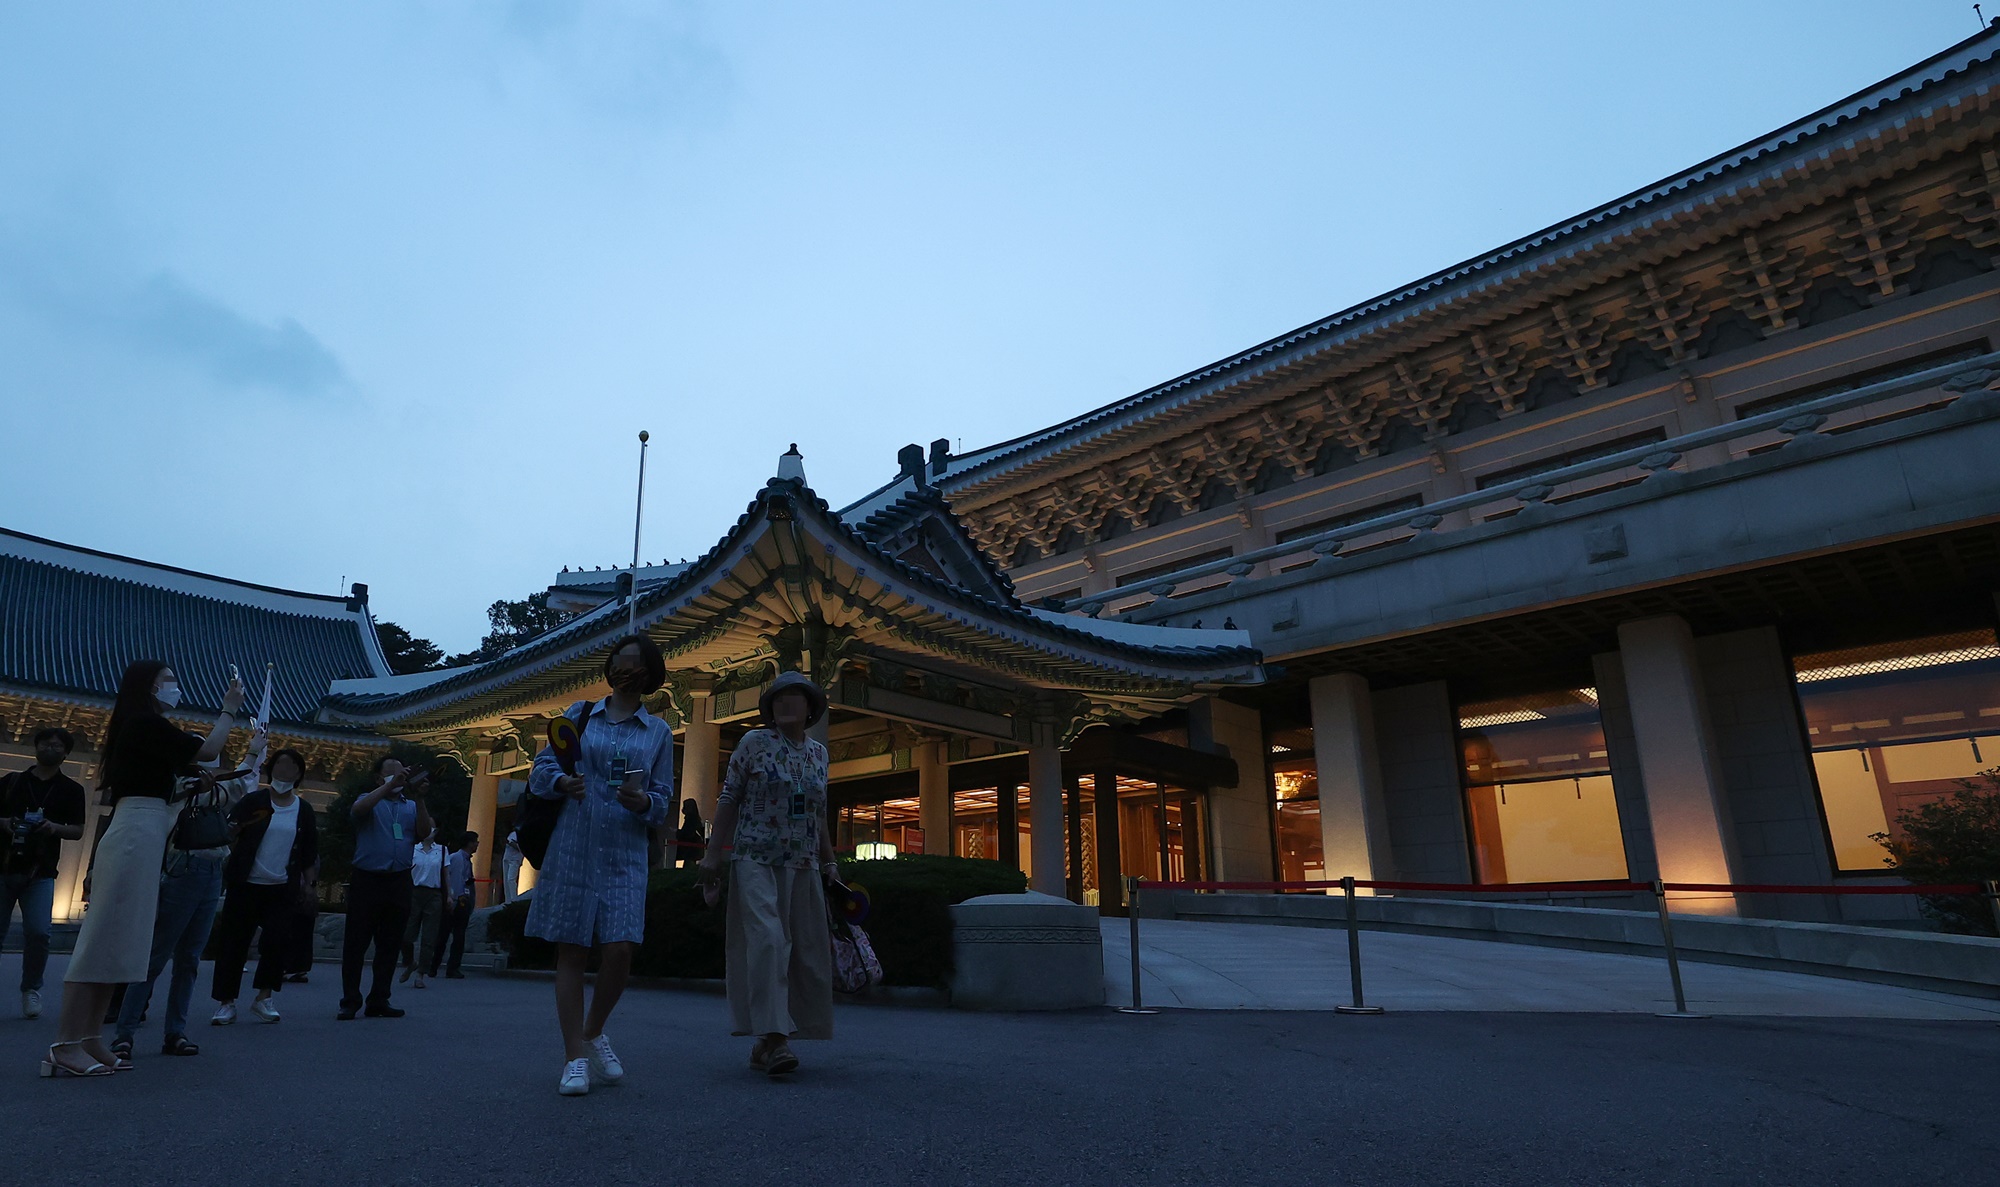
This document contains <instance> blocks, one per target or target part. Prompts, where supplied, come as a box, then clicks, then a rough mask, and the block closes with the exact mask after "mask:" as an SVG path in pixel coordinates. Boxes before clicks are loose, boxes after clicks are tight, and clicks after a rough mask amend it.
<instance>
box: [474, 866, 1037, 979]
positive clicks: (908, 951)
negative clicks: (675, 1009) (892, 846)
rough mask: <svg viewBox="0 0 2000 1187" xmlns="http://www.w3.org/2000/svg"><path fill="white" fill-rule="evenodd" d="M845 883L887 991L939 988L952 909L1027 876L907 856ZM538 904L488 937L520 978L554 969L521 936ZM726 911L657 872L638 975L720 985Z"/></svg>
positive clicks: (947, 960) (495, 921)
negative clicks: (860, 899) (861, 910)
mask: <svg viewBox="0 0 2000 1187" xmlns="http://www.w3.org/2000/svg"><path fill="white" fill-rule="evenodd" d="M840 870H841V877H842V879H843V880H844V881H846V882H847V884H848V885H850V886H858V887H862V888H865V889H866V890H867V891H868V896H869V899H870V901H871V909H870V914H869V917H868V919H867V921H866V922H865V923H863V924H862V927H863V928H864V929H865V930H866V931H867V932H868V938H869V939H870V940H871V941H872V942H873V943H874V945H875V955H876V956H877V957H879V958H880V959H881V961H882V973H883V979H884V980H885V981H886V982H887V983H888V984H890V985H924V986H942V985H944V984H945V983H946V981H947V979H948V978H949V977H950V975H951V969H952V950H951V912H950V911H949V910H947V909H946V908H948V907H950V906H951V905H952V904H953V903H961V902H964V901H965V900H966V899H969V898H976V897H978V896H979V895H982V894H1020V893H1021V892H1022V891H1024V890H1026V889H1027V886H1028V882H1027V879H1026V877H1024V876H1023V875H1022V873H1021V871H1019V870H1016V869H1011V868H1009V867H1007V866H1003V865H1001V864H1000V863H999V862H997V861H984V860H980V859H977V858H965V857H938V856H932V855H906V856H900V857H894V858H889V859H887V860H883V861H845V862H842V863H841V865H840ZM530 901H531V900H522V901H517V902H513V903H509V904H508V905H507V906H505V907H502V908H501V909H500V910H498V911H495V912H494V913H493V915H492V917H491V918H490V919H489V920H488V921H487V925H486V926H487V933H486V934H487V937H488V938H489V939H491V940H492V941H494V942H495V943H497V944H500V945H501V946H502V947H504V948H505V949H506V950H507V952H508V964H509V965H510V966H511V967H513V968H537V969H546V968H553V967H555V946H554V945H553V944H550V943H548V942H547V941H545V940H538V939H535V938H534V937H532V936H524V935H523V934H522V932H521V928H522V925H523V923H525V922H526V920H527V915H528V906H529V902H530ZM722 966H723V910H722V906H721V904H717V905H716V906H715V907H714V908H710V907H707V906H705V905H704V904H703V903H702V901H701V890H700V889H699V888H698V887H697V886H696V885H695V871H693V870H691V869H674V870H656V871H654V873H653V876H652V879H651V882H650V884H649V885H648V887H647V891H646V938H645V940H644V941H643V942H642V943H641V944H640V945H639V950H638V952H637V953H635V954H634V955H633V959H632V971H633V972H635V973H638V974H640V975H642V976H650V977H720V976H722V973H723V967H722Z"/></svg>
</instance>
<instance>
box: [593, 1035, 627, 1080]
mask: <svg viewBox="0 0 2000 1187" xmlns="http://www.w3.org/2000/svg"><path fill="white" fill-rule="evenodd" d="M590 1070H591V1071H592V1072H594V1073H596V1075H597V1078H598V1080H600V1081H601V1082H603V1083H606V1084H616V1083H617V1082H618V1081H620V1080H623V1079H624V1078H625V1065H624V1064H622V1063H620V1062H618V1054H617V1053H616V1052H614V1051H613V1050H612V1049H611V1040H610V1039H607V1038H605V1037H604V1036H603V1035H598V1036H597V1037H596V1038H594V1039H592V1040H590Z"/></svg>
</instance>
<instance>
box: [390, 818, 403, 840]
mask: <svg viewBox="0 0 2000 1187" xmlns="http://www.w3.org/2000/svg"><path fill="white" fill-rule="evenodd" d="M389 835H390V836H392V837H394V838H396V839H397V840H398V841H400V840H402V839H403V822H402V821H400V820H391V821H390V822H389Z"/></svg>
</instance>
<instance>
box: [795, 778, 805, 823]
mask: <svg viewBox="0 0 2000 1187" xmlns="http://www.w3.org/2000/svg"><path fill="white" fill-rule="evenodd" d="M806 815H807V813H806V789H805V788H803V787H800V786H799V785H798V782H797V780H793V781H792V819H793V820H804V819H805V818H806Z"/></svg>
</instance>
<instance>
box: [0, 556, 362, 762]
mask: <svg viewBox="0 0 2000 1187" xmlns="http://www.w3.org/2000/svg"><path fill="white" fill-rule="evenodd" d="M135 659H163V660H166V661H167V662H168V663H169V664H171V665H173V668H174V672H175V674H176V675H177V676H179V677H180V682H181V687H182V689H183V690H184V695H185V698H186V699H185V700H184V701H183V702H182V704H183V706H184V707H185V708H188V709H193V710H198V711H199V710H209V711H213V710H214V709H216V708H218V707H220V705H221V702H222V693H223V690H224V688H225V687H226V686H227V684H228V680H229V665H230V664H232V663H233V664H235V665H236V666H237V668H238V669H239V670H240V671H241V673H242V676H243V682H244V684H245V685H246V686H247V687H248V688H249V690H250V702H249V705H250V708H251V709H252V710H254V709H255V708H256V704H257V700H258V698H259V696H260V695H261V693H262V691H263V679H264V665H265V664H266V663H267V662H269V663H275V664H276V665H277V671H276V675H275V681H274V685H273V695H272V717H273V718H274V719H276V720H279V721H287V722H297V723H310V722H312V721H314V720H315V718H316V717H317V716H318V713H319V704H320V699H321V698H322V697H323V696H325V695H326V691H327V687H328V685H329V684H330V683H331V682H332V681H334V680H336V679H344V678H353V677H384V676H387V675H389V665H388V662H387V661H386V660H385V659H384V657H383V655H382V647H381V644H380V643H379V642H378V641H377V640H376V638H375V624H374V621H373V619H371V618H370V617H369V614H368V602H367V587H366V586H356V587H355V593H354V594H353V595H352V596H349V597H341V596H339V595H337V594H310V593H298V592H295V591H292V590H283V589H274V588H271V587H270V586H264V585H253V584H250V583H249V582H244V581H233V580H230V579H229V578H226V577H215V576H211V575H209V574H206V573H197V572H194V571H192V570H188V569H179V568H175V567H173V566H171V565H160V564H153V563H151V562H149V561H142V560H134V559H132V558H131V557H124V556H117V555H114V554H112V553H108V552H98V551H96V550H94V549H89V548H80V547H77V546H76V545H72V544H62V543H59V542H57V541H54V540H44V539H42V538H40V537H37V536H29V535H25V534H23V533H20V532H14V531H9V530H7V529H5V528H0V685H4V686H6V687H8V688H10V689H13V690H16V691H20V692H27V693H37V692H40V693H53V694H56V695H60V696H69V697H81V698H86V699H89V700H93V701H108V700H110V699H111V698H112V697H114V696H116V695H117V692H118V680H119V677H120V676H121V675H122V674H123V673H124V671H125V667H126V665H127V664H129V663H131V662H132V661H133V660H135Z"/></svg>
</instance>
